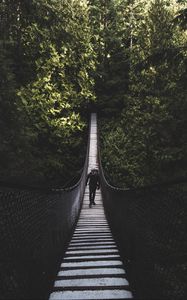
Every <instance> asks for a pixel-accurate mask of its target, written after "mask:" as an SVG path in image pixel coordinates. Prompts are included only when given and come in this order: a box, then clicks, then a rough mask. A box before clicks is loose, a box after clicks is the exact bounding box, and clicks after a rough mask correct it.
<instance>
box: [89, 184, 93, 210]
mask: <svg viewBox="0 0 187 300" xmlns="http://www.w3.org/2000/svg"><path fill="white" fill-rule="evenodd" d="M92 197H93V195H92V187H91V186H89V199H90V204H89V206H90V207H91V205H92Z"/></svg>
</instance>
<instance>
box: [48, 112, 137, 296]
mask: <svg viewBox="0 0 187 300" xmlns="http://www.w3.org/2000/svg"><path fill="white" fill-rule="evenodd" d="M94 167H98V163H97V120H96V115H95V114H92V119H91V132H90V152H89V166H88V170H89V171H90V170H91V169H92V168H94ZM95 202H96V205H95V206H92V208H89V189H88V187H86V189H85V194H84V200H83V207H82V210H81V213H80V217H79V221H78V223H77V226H76V229H75V232H74V234H73V237H72V240H71V242H70V244H69V247H68V249H67V251H66V254H65V257H64V259H63V262H62V264H61V268H60V271H59V273H58V275H57V279H56V281H55V283H54V288H53V292H52V293H51V295H50V300H58V299H63V300H75V299H80V300H86V299H97V300H99V299H131V298H132V293H131V291H130V289H129V283H128V281H127V278H126V273H125V270H124V267H123V264H122V261H121V259H120V255H119V252H118V249H117V246H116V244H115V241H114V239H113V236H112V233H111V230H110V228H109V225H108V223H107V220H106V217H105V213H104V208H103V204H102V196H101V192H100V190H99V191H98V190H97V193H96V197H95Z"/></svg>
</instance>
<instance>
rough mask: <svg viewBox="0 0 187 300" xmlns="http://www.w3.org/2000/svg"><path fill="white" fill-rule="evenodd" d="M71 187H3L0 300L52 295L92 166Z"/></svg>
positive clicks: (0, 194)
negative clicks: (44, 188)
mask: <svg viewBox="0 0 187 300" xmlns="http://www.w3.org/2000/svg"><path fill="white" fill-rule="evenodd" d="M88 153H89V141H88V147H87V156H86V161H85V165H84V169H83V173H82V176H81V179H80V180H79V182H78V183H77V184H76V185H75V186H74V187H71V188H69V189H64V190H61V189H59V190H54V191H52V190H47V189H46V190H40V189H35V190H33V189H28V188H24V187H22V188H16V187H14V188H10V187H3V186H0V216H1V218H0V245H1V246H0V299H2V300H5V299H7V300H12V299H24V300H25V299H37V300H39V299H42V300H44V299H48V295H49V293H50V285H51V284H53V279H54V277H55V275H56V272H57V270H58V268H59V264H60V261H61V259H62V257H63V254H64V252H65V249H66V246H67V244H68V242H69V240H70V238H71V234H72V232H73V228H74V226H75V223H76V220H77V218H78V215H79V212H80V208H81V204H82V198H83V194H84V190H85V181H86V176H87V168H88Z"/></svg>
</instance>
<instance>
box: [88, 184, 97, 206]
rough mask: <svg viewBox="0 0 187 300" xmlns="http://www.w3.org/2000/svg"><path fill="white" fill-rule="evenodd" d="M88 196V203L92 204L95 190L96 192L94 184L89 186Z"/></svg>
mask: <svg viewBox="0 0 187 300" xmlns="http://www.w3.org/2000/svg"><path fill="white" fill-rule="evenodd" d="M89 191H90V194H89V198H90V204H92V203H93V202H94V199H95V192H96V187H95V186H94V187H93V186H89Z"/></svg>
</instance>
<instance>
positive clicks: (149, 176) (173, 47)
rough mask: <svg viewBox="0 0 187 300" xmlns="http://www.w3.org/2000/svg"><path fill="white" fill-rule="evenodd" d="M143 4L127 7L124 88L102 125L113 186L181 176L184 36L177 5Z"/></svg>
mask: <svg viewBox="0 0 187 300" xmlns="http://www.w3.org/2000/svg"><path fill="white" fill-rule="evenodd" d="M143 2H144V4H145V6H143V5H142V4H143ZM146 4H147V3H145V1H134V3H133V4H132V3H131V4H130V5H129V7H127V8H126V13H127V15H128V14H130V15H131V22H132V23H131V26H129V27H130V33H129V36H130V37H131V41H130V43H129V71H128V72H129V85H128V86H129V90H127V91H126V92H125V93H123V108H121V107H116V110H117V112H118V113H117V114H116V117H115V118H114V119H113V120H110V121H109V120H108V119H106V121H105V122H104V124H102V125H101V132H102V145H103V152H102V153H103V159H104V166H105V169H106V173H108V174H111V175H108V176H109V180H110V181H112V182H113V183H114V184H115V185H118V186H142V185H146V184H150V183H155V182H158V181H166V180H169V179H176V178H178V177H184V176H186V166H187V161H186V154H187V153H186V151H187V147H186V141H187V135H186V130H185V128H186V116H185V115H186V111H187V103H186V86H185V84H184V82H185V81H186V69H185V65H186V54H187V52H186V48H185V45H186V41H187V37H186V33H185V32H184V31H181V30H180V28H179V27H178V26H176V25H175V24H174V23H173V18H174V16H175V14H176V12H177V9H179V8H180V7H179V6H177V4H176V3H175V1H173V2H172V3H169V2H167V1H164V0H154V1H152V2H151V3H149V5H147V6H146ZM129 19H130V17H129ZM136 24H138V26H136ZM113 103H115V99H114V100H113ZM105 123H107V125H105Z"/></svg>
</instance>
